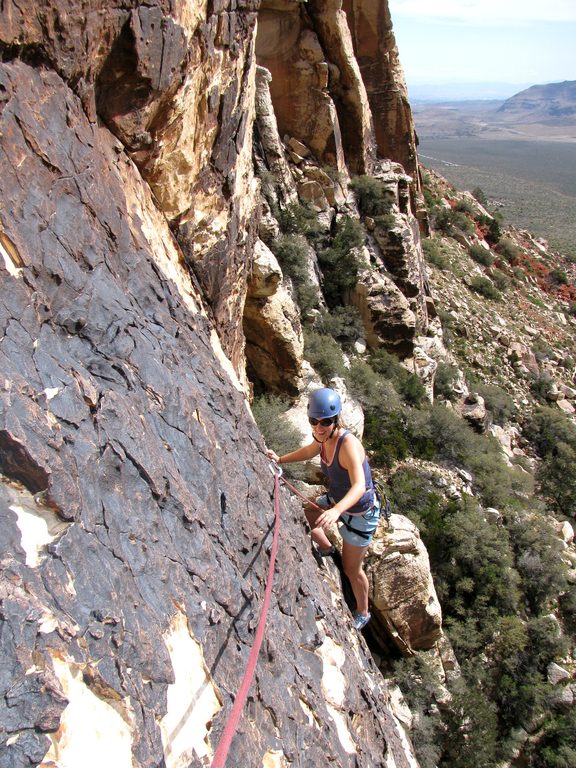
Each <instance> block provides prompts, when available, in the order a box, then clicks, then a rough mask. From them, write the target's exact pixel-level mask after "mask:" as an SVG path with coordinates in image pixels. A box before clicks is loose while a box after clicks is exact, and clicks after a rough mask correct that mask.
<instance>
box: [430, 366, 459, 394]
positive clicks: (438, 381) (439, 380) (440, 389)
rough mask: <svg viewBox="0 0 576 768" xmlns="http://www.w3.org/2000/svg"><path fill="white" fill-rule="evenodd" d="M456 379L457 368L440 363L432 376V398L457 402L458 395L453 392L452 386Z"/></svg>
mask: <svg viewBox="0 0 576 768" xmlns="http://www.w3.org/2000/svg"><path fill="white" fill-rule="evenodd" d="M457 377H458V368H457V367H456V366H455V365H451V364H450V363H444V362H440V363H438V367H437V368H436V374H435V376H434V396H435V397H443V398H444V399H445V400H450V401H453V400H457V399H458V395H457V393H456V392H455V391H454V385H455V383H456V380H457Z"/></svg>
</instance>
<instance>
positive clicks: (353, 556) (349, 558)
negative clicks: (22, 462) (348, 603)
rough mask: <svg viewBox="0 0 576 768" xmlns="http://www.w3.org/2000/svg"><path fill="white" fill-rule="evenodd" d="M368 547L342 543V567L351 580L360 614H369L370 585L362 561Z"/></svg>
mask: <svg viewBox="0 0 576 768" xmlns="http://www.w3.org/2000/svg"><path fill="white" fill-rule="evenodd" d="M366 549H367V547H354V546H352V544H349V543H348V542H347V541H344V542H342V567H343V568H344V573H345V574H346V576H347V577H348V579H349V580H350V586H351V587H352V592H354V597H355V598H356V609H357V611H358V612H359V613H362V614H364V615H367V614H368V591H369V589H370V584H369V582H368V577H367V576H366V573H365V572H364V569H363V568H362V560H363V559H364V555H365V554H366Z"/></svg>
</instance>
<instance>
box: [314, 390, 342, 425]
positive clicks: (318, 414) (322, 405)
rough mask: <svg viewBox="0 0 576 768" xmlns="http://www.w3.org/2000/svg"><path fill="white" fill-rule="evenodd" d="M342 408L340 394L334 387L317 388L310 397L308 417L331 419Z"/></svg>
mask: <svg viewBox="0 0 576 768" xmlns="http://www.w3.org/2000/svg"><path fill="white" fill-rule="evenodd" d="M341 410H342V401H341V400H340V395H339V394H338V392H336V391H335V390H333V389H329V388H328V387H323V388H322V389H316V390H314V392H312V394H311V395H310V397H309V398H308V417H309V418H310V417H311V418H313V419H329V418H332V417H333V416H338V414H339V413H340V411H341Z"/></svg>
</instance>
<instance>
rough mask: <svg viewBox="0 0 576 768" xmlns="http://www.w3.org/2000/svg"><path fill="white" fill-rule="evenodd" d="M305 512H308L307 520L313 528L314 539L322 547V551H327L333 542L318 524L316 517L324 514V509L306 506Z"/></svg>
mask: <svg viewBox="0 0 576 768" xmlns="http://www.w3.org/2000/svg"><path fill="white" fill-rule="evenodd" d="M304 513H305V514H306V520H308V525H309V526H310V528H311V534H310V535H311V536H312V541H313V542H314V543H315V544H316V545H317V546H318V547H320V549H321V550H322V552H327V551H328V550H329V549H331V547H332V542H331V541H330V539H329V538H328V536H326V534H325V533H324V529H323V528H320V526H317V525H316V519H317V518H318V517H319V515H321V514H322V510H320V509H316V508H315V507H304Z"/></svg>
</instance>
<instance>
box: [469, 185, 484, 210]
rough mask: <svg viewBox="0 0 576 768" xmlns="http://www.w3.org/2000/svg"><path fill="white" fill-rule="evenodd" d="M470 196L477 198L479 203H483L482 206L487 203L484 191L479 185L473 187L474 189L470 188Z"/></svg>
mask: <svg viewBox="0 0 576 768" xmlns="http://www.w3.org/2000/svg"><path fill="white" fill-rule="evenodd" d="M472 197H473V198H474V199H475V200H478V202H479V203H480V205H483V206H486V205H488V198H487V197H486V194H485V193H484V191H483V190H482V189H480V187H474V189H473V190H472Z"/></svg>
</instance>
